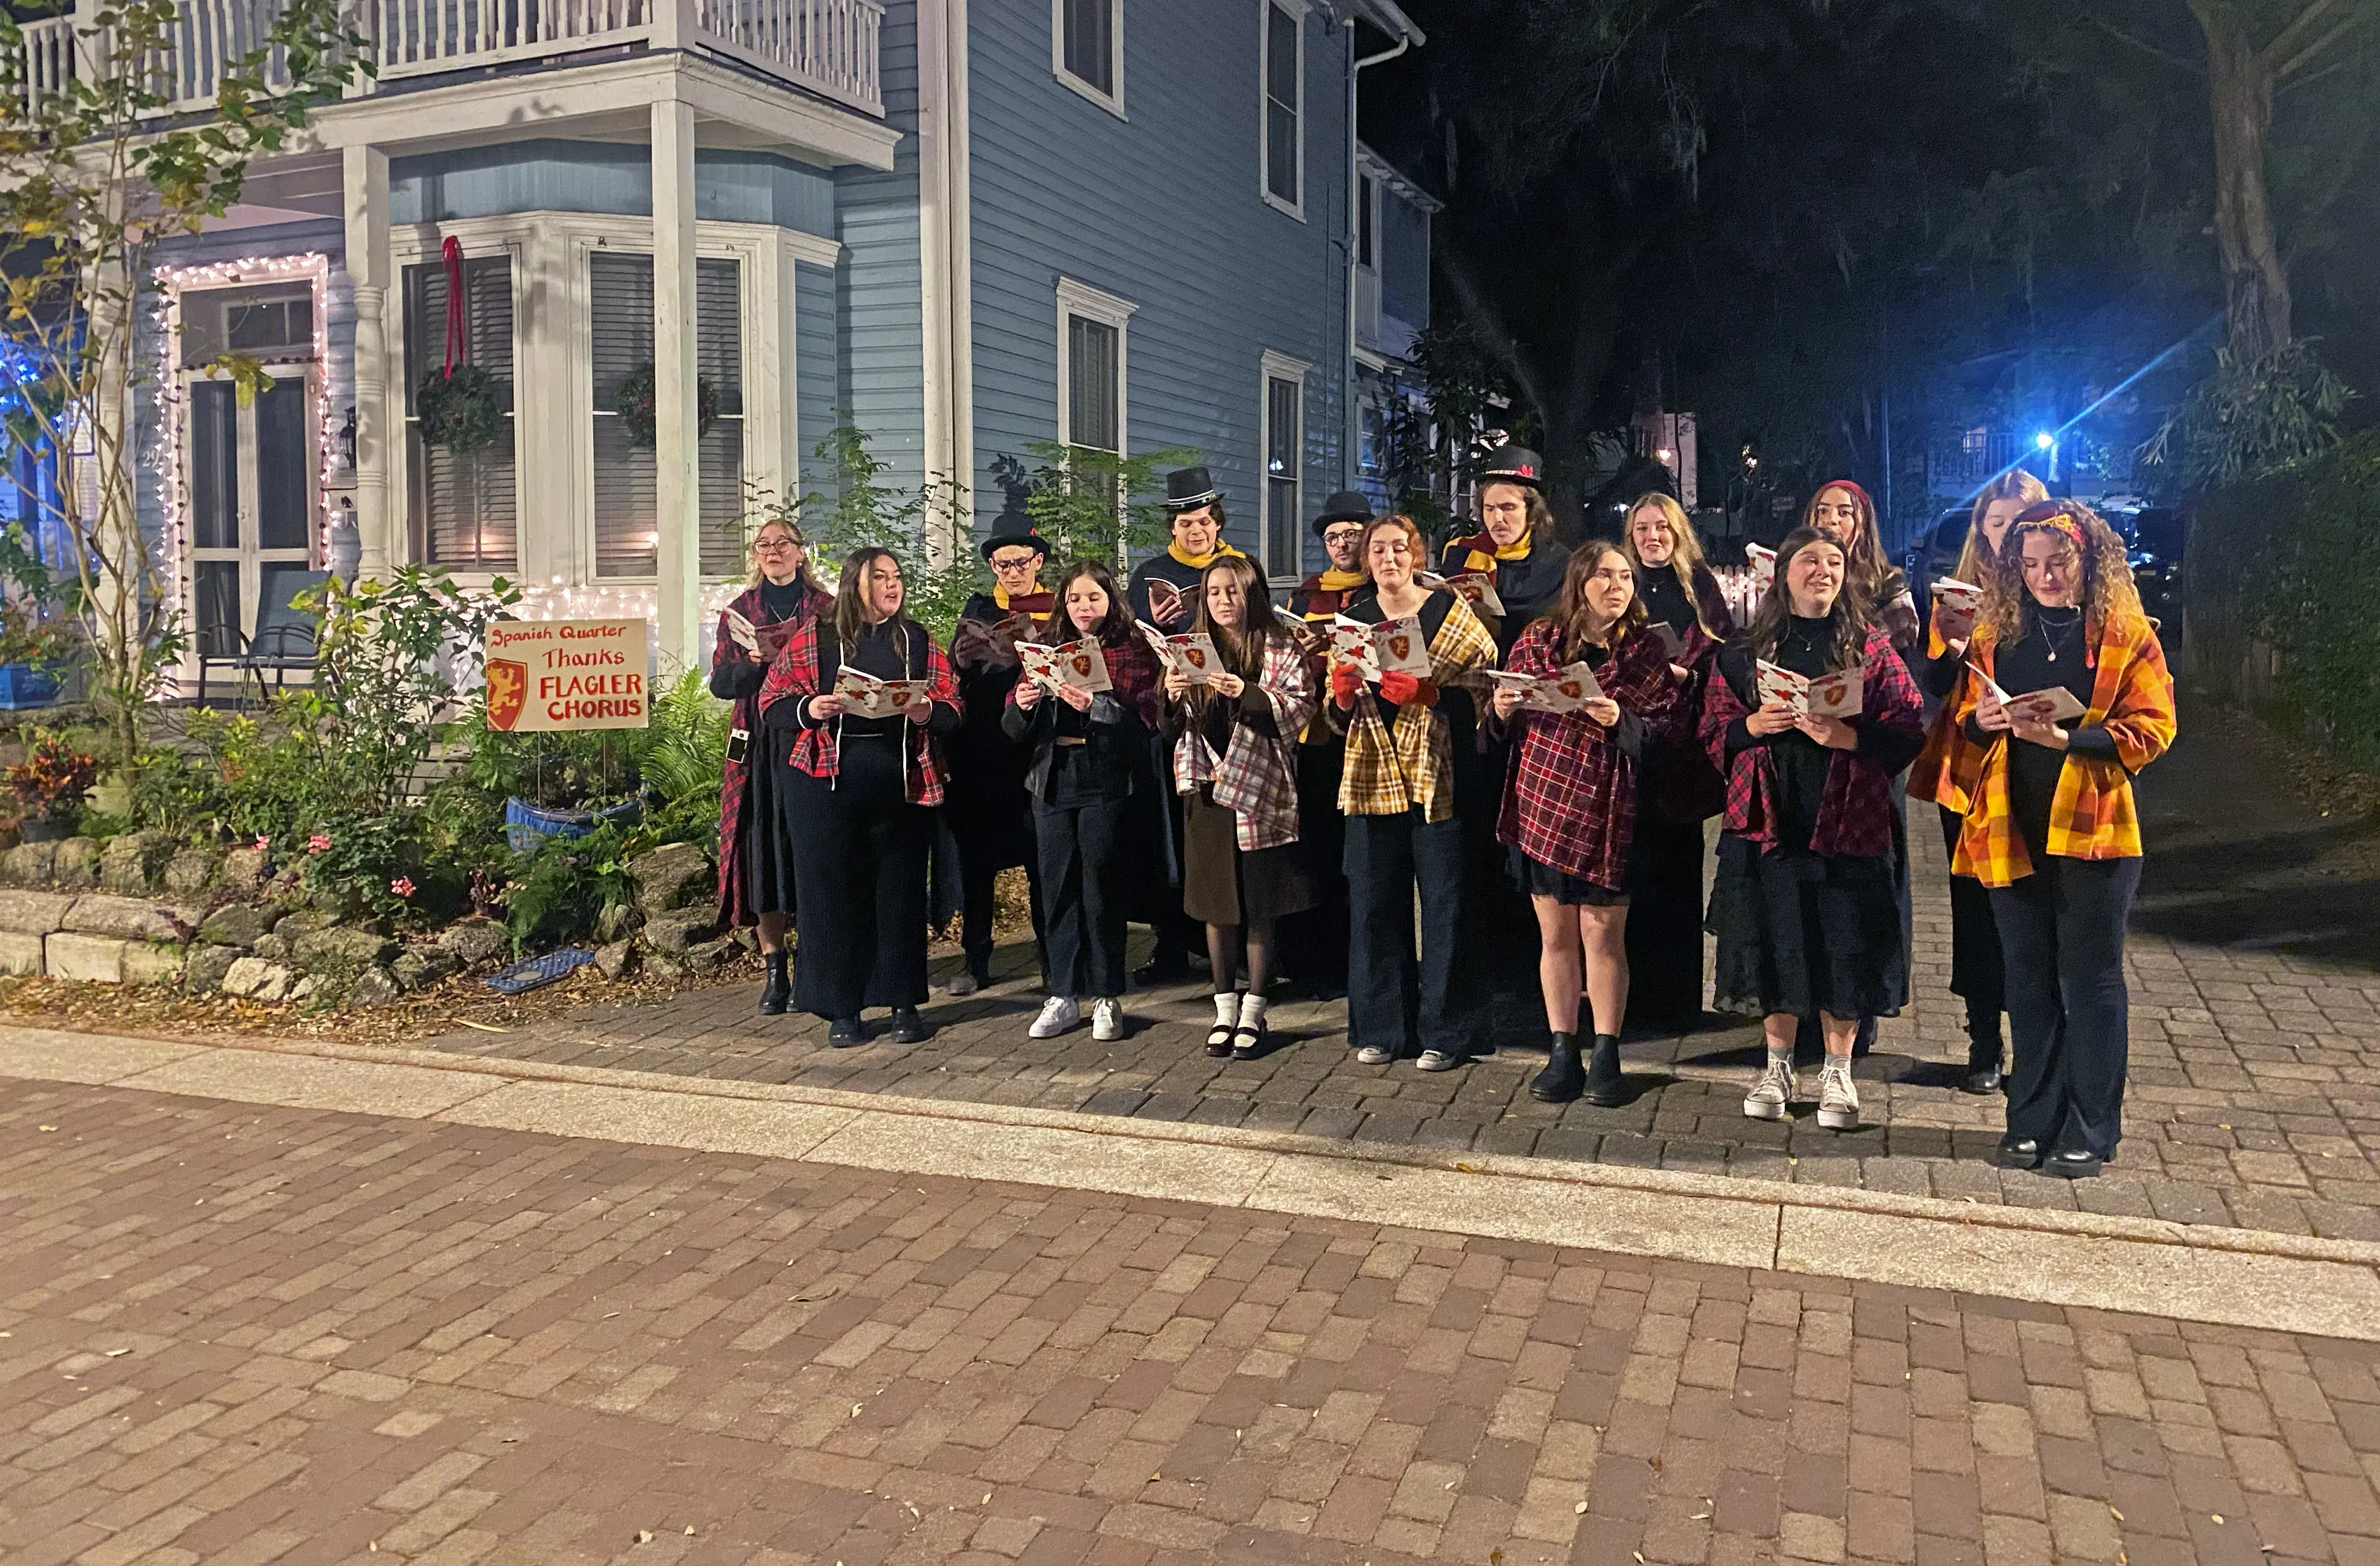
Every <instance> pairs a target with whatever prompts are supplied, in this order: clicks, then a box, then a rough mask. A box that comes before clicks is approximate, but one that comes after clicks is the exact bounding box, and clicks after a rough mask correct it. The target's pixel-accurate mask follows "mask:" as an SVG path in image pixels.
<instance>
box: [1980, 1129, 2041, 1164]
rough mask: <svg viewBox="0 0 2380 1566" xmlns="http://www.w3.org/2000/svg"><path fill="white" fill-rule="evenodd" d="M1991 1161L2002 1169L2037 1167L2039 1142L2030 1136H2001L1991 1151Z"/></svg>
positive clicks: (2039, 1159) (2039, 1161) (2039, 1153)
mask: <svg viewBox="0 0 2380 1566" xmlns="http://www.w3.org/2000/svg"><path fill="white" fill-rule="evenodd" d="M1992 1162H1994V1163H1996V1164H1998V1165H1999V1167H2000V1168H2002V1169H2039V1168H2040V1167H2041V1144H2040V1142H2038V1141H2037V1140H2035V1139H2034V1138H2033V1137H2031V1136H2016V1135H2009V1136H2003V1137H2001V1138H2000V1145H1999V1146H1998V1147H1996V1148H1994V1149H1993V1151H1992Z"/></svg>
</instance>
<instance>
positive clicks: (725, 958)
mask: <svg viewBox="0 0 2380 1566" xmlns="http://www.w3.org/2000/svg"><path fill="white" fill-rule="evenodd" d="M734 956H735V941H732V940H729V939H726V938H723V937H722V939H720V940H717V941H696V942H695V943H694V944H693V945H691V946H689V947H687V948H686V966H687V967H689V968H691V969H693V970H694V971H695V972H696V973H698V974H699V973H710V972H711V971H713V970H714V969H718V968H722V967H725V966H726V965H727V964H728V962H729V960H730V959H732V958H733V957H734Z"/></svg>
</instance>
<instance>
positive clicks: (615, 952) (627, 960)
mask: <svg viewBox="0 0 2380 1566" xmlns="http://www.w3.org/2000/svg"><path fill="white" fill-rule="evenodd" d="M37 944H38V943H37ZM40 957H41V953H38V952H37V953H34V959H35V961H37V962H38V961H39V960H40ZM595 971H596V972H597V973H600V974H601V975H602V976H603V977H605V978H609V979H615V980H616V979H623V978H626V977H628V976H629V975H630V974H633V973H635V972H636V971H637V943H636V942H635V941H613V942H612V943H611V944H610V945H608V946H598V947H597V948H595Z"/></svg>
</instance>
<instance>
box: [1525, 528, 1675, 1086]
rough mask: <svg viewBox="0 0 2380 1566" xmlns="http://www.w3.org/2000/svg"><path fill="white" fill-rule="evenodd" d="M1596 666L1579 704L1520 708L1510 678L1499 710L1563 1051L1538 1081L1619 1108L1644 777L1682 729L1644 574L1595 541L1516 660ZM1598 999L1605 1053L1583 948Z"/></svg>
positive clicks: (1552, 1016) (1535, 669)
mask: <svg viewBox="0 0 2380 1566" xmlns="http://www.w3.org/2000/svg"><path fill="white" fill-rule="evenodd" d="M1582 663H1583V664H1585V666H1586V668H1587V670H1588V671H1589V672H1590V673H1591V674H1593V675H1594V676H1595V679H1596V683H1597V685H1598V686H1601V687H1602V691H1603V694H1602V695H1600V696H1597V697H1593V698H1589V699H1588V701H1587V703H1586V706H1585V710H1584V711H1580V712H1539V711H1532V710H1525V709H1524V708H1522V706H1521V699H1522V698H1521V693H1520V691H1519V690H1518V689H1517V688H1516V687H1514V686H1510V685H1507V686H1502V687H1501V688H1500V689H1499V690H1498V691H1497V692H1496V694H1495V696H1494V697H1493V698H1491V702H1490V709H1489V710H1491V711H1492V712H1493V713H1494V714H1495V716H1496V717H1497V719H1498V720H1499V721H1500V722H1504V723H1507V724H1510V725H1512V728H1513V729H1514V730H1515V731H1516V734H1515V740H1516V743H1515V744H1514V746H1513V747H1512V776H1511V779H1510V781H1509V782H1508V783H1506V785H1505V788H1504V807H1503V811H1502V813H1501V815H1500V816H1499V818H1498V819H1497V822H1496V836H1497V838H1498V840H1499V841H1500V842H1503V843H1506V844H1511V845H1512V847H1513V848H1515V849H1518V850H1519V851H1520V855H1521V863H1522V866H1523V873H1524V877H1525V881H1524V884H1525V885H1526V886H1527V888H1528V892H1529V903H1530V904H1531V906H1532V907H1533V908H1535V910H1536V917H1537V942H1538V944H1537V982H1538V984H1539V985H1540V987H1542V988H1543V989H1544V990H1545V998H1546V1025H1547V1026H1548V1027H1549V1028H1551V1029H1552V1031H1553V1046H1552V1050H1551V1051H1550V1059H1549V1060H1548V1062H1547V1065H1546V1069H1545V1070H1544V1071H1543V1072H1541V1073H1539V1074H1538V1076H1537V1078H1536V1081H1534V1082H1532V1083H1530V1084H1529V1096H1530V1097H1531V1098H1533V1099H1537V1100H1538V1101H1540V1102H1542V1103H1548V1104H1560V1103H1568V1102H1569V1101H1570V1100H1571V1099H1575V1098H1578V1097H1580V1096H1581V1095H1582V1094H1584V1095H1585V1099H1586V1101H1587V1102H1588V1103H1590V1104H1598V1105H1602V1106H1605V1107H1609V1106H1610V1105H1613V1104H1617V1103H1620V1102H1621V1099H1622V1098H1623V1097H1624V1094H1623V1091H1622V1087H1621V1074H1620V1028H1621V1018H1623V1017H1625V1016H1626V1015H1627V1014H1628V956H1627V947H1626V941H1627V933H1626V932H1627V929H1628V888H1629V886H1630V884H1631V879H1632V878H1631V876H1630V873H1629V872H1630V862H1629V861H1630V848H1631V845H1632V843H1631V840H1632V839H1633V835H1634V832H1635V827H1636V778H1637V771H1638V769H1640V768H1641V767H1643V766H1644V765H1645V762H1646V760H1647V751H1648V749H1651V748H1653V747H1658V746H1659V745H1660V743H1661V741H1662V740H1663V739H1664V738H1665V737H1666V738H1670V739H1672V740H1674V739H1680V738H1684V737H1686V736H1684V735H1682V734H1677V733H1676V732H1675V723H1676V711H1677V706H1678V698H1679V693H1680V690H1681V688H1682V687H1681V684H1680V682H1679V680H1678V677H1677V676H1676V675H1675V674H1672V673H1671V672H1670V659H1669V654H1668V653H1667V652H1665V651H1664V650H1663V649H1662V644H1661V641H1660V639H1659V638H1658V637H1655V636H1653V635H1652V634H1651V633H1650V632H1648V631H1647V630H1646V629H1645V606H1644V604H1643V603H1641V602H1639V601H1637V598H1636V574H1635V571H1634V569H1633V567H1631V566H1630V564H1628V556H1627V555H1626V554H1625V553H1623V552H1621V548H1620V546H1619V545H1618V544H1616V543H1612V542H1611V541H1609V540H1605V539H1596V540H1590V541H1589V542H1587V543H1585V544H1582V545H1580V546H1579V547H1578V548H1577V549H1576V550H1575V551H1573V552H1572V554H1571V557H1570V565H1569V568H1568V569H1567V570H1565V571H1564V572H1563V574H1562V585H1561V594H1560V597H1559V598H1557V599H1556V600H1555V601H1554V607H1553V612H1552V613H1549V614H1548V615H1547V616H1546V617H1545V618H1544V619H1542V620H1538V621H1536V623H1535V624H1533V625H1530V626H1529V628H1528V629H1527V630H1525V631H1523V632H1522V633H1521V638H1520V640H1518V641H1516V642H1514V643H1513V644H1512V652H1511V653H1510V654H1509V655H1508V656H1507V657H1506V658H1505V660H1504V666H1505V668H1506V669H1507V670H1509V671H1510V672H1511V673H1512V674H1536V675H1539V676H1547V675H1555V674H1560V673H1561V672H1562V671H1563V670H1565V669H1568V668H1570V667H1572V666H1573V665H1574V664H1582ZM1582 945H1583V946H1584V947H1585V953H1586V956H1585V989H1586V993H1587V999H1588V1002H1589V1003H1590V1004H1591V1005H1592V1006H1593V1008H1594V1016H1593V1018H1592V1020H1593V1022H1594V1024H1595V1028H1594V1032H1595V1051H1594V1057H1595V1058H1594V1060H1593V1062H1592V1063H1590V1064H1585V1065H1582V1064H1581V1063H1580V1061H1579V1049H1578V996H1579V988H1580V977H1581V965H1580V959H1579V953H1580V948H1581V947H1582Z"/></svg>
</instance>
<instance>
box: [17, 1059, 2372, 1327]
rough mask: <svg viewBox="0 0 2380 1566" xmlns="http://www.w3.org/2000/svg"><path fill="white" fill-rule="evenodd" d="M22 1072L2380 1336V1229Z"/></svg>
mask: <svg viewBox="0 0 2380 1566" xmlns="http://www.w3.org/2000/svg"><path fill="white" fill-rule="evenodd" d="M0 1077H16V1078H21V1079H30V1080H47V1081H63V1082H78V1083H91V1084H95V1085H105V1086H120V1087H130V1088H139V1089H142V1090H145V1091H153V1092H164V1093H178V1094H185V1095H188V1096H193V1097H201V1098H212V1099H229V1100H232V1101H235V1102H249V1103H269V1104H284V1105H290V1106H295V1107H305V1108H313V1109H324V1110H335V1111H352V1112H356V1113H365V1114H384V1115H391V1116H396V1117H400V1118H412V1119H438V1120H444V1121H449V1122H453V1123H460V1124H472V1125H485V1126H491V1127H495V1128H501V1129H509V1130H520V1131H529V1132H538V1133H542V1134H547V1135H566V1136H589V1137H597V1138H601V1139H605V1140H613V1141H622V1142H629V1143H639V1144H645V1145H650V1146H661V1147H685V1148H687V1149H689V1150H695V1151H707V1152H732V1153H742V1154H748V1155H753V1156H759V1157H769V1158H788V1159H802V1160H806V1161H809V1162H819V1163H832V1164H839V1165H844V1166H846V1167H855V1168H865V1169H873V1170H879V1171H887V1172H899V1173H914V1174H941V1175H949V1176H953V1177H956V1178H964V1179H984V1180H999V1181H1006V1182H1014V1183H1017V1184H1033V1185H1058V1186H1065V1187H1071V1188H1075V1189H1079V1190H1094V1191H1102V1192H1108V1193H1111V1194H1117V1195H1124V1196H1146V1197H1157V1198H1163V1199H1172V1200H1183V1201H1196V1202H1203V1203H1208V1204H1210V1205H1215V1206H1222V1207H1238V1208H1250V1209H1255V1210H1261V1211H1270V1212H1281V1213H1291V1214H1297V1215H1301V1216H1319V1217H1331V1218H1341V1219H1346V1220H1354V1221H1361V1222H1369V1223H1380V1224H1386V1225H1390V1226H1394V1227H1399V1228H1405V1229H1415V1230H1427V1231H1438V1232H1450V1233H1460V1234H1476V1235H1483V1236H1490V1237H1495V1238H1502V1239H1514V1240H1528V1241H1534V1242H1538V1243H1543V1244H1560V1245H1569V1246H1577V1247H1581V1248H1585V1249H1595V1250H1606V1251H1617V1252H1621V1253H1625V1254H1630V1255H1638V1256H1660V1257H1665V1258H1670V1259H1677V1260H1686V1261H1697V1262H1706V1263H1711V1264H1715V1265H1720V1266H1730V1267H1745V1268H1755V1269H1775V1270H1780V1271H1787V1272H1799V1273H1805V1274H1810V1275H1816V1276H1827V1277H1836V1278H1847V1279H1853V1280H1859V1281H1873V1282H1885V1283H1894V1284H1901V1285H1906V1286H1910V1287H1916V1288H1937V1289H1949V1290H1955V1291H1959V1292H1961V1293H1974V1294H1985V1295H1997V1296H2000V1297H2005V1298H2014V1299H2024V1300H2033V1301H2037V1302H2040V1303H2044V1304H2051V1305H2077V1306H2084V1307H2089V1308H2095V1309H2103V1310H2112V1311H2124V1312H2132V1313H2140V1314H2146V1315H2153V1316H2162V1317H2175V1318H2179V1319H2187V1320H2199V1321H2208V1322H2217V1323H2222V1324H2226V1325H2232V1326H2242V1327H2256V1328H2265V1329H2273V1330H2279V1331H2296V1332H2311V1333H2316V1334H2320V1335H2325V1336H2332V1337H2345V1338H2353V1339H2359V1340H2363V1341H2380V1244H2373V1243H2370V1242H2364V1241H2352V1240H2330V1239H2321V1238H2316V1237H2312V1236H2306V1235H2295V1234H2279V1233H2271V1232H2261V1231H2255V1230H2242V1229H2235V1228H2229V1227H2214V1226H2193V1225H2188V1224H2179V1223H2170V1222H2167V1221H2164V1220H2154V1219H2133V1218H2119V1217H2111V1216H2104V1215H2099V1214H2092V1213H2073V1212H2063V1211H2057V1210H2051V1209H2044V1208H2009V1207H2004V1206H1999V1205H1997V1204H1983V1203H1976V1204H1965V1203H1960V1202H1953V1201H1946V1200H1943V1199H1941V1198H1938V1197H1932V1196H1897V1195H1893V1194H1890V1193H1887V1192H1880V1191H1864V1190H1846V1189H1842V1188H1840V1187H1834V1186H1823V1185H1799V1184H1790V1183H1781V1182H1774V1181H1762V1180H1752V1179H1743V1178H1733V1177H1723V1176H1717V1175H1706V1174H1692V1173H1686V1172H1682V1171H1669V1170H1647V1169H1631V1168H1621V1167H1613V1166H1605V1165H1597V1164H1578V1163H1565V1162H1560V1161H1557V1160H1551V1159H1523V1158H1513V1157H1507V1156H1499V1155H1487V1154H1466V1155H1463V1156H1461V1157H1459V1158H1458V1157H1455V1156H1453V1155H1450V1154H1438V1153H1431V1152H1429V1151H1427V1150H1424V1149H1415V1148H1405V1147H1385V1146H1382V1147H1373V1146H1368V1145H1362V1144H1353V1143H1346V1142H1339V1141H1333V1140H1329V1139H1325V1138H1320V1137H1313V1136H1302V1135H1295V1134H1292V1133H1274V1132H1261V1131H1249V1130H1245V1129H1240V1128H1236V1127H1228V1126H1208V1125H1193V1124H1184V1123H1173V1122H1148V1121H1137V1120H1131V1119H1125V1118H1122V1117H1116V1116H1103V1115H1089V1114H1082V1113H1077V1112H1071V1111H1052V1110H1037V1109H1025V1108H1018V1107H1011V1106H1005V1105H998V1104H981V1103H973V1102H965V1101H958V1100H952V1101H943V1100H939V1099H901V1098H892V1097H887V1096H882V1095H876V1094H868V1093H853V1092H847V1091H842V1090H838V1089H831V1088H807V1087H792V1086H772V1085H768V1084H758V1083H742V1082H722V1081H712V1080H710V1079H708V1078H702V1077H688V1076H678V1075H672V1074H660V1073H650V1072H631V1071H615V1070H608V1069H604V1068H600V1067H590V1066H565V1065H549V1064H542V1063H538V1062H514V1061H496V1060H487V1059H481V1058H478V1057H471V1056H458V1055H453V1054H446V1053H442V1052H439V1051H434V1050H404V1049H377V1048H366V1047H361V1046H354V1045H342V1044H336V1043H331V1042H326V1041H310V1040H240V1041H237V1042H230V1043H226V1042H225V1041H223V1040H220V1039H213V1038H209V1039H204V1040H200V1039H193V1038H133V1037H123V1036H115V1035H103V1034H85V1033H71V1032H60V1031H55V1030H47V1029H36V1028H18V1027H5V1026H0Z"/></svg>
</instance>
